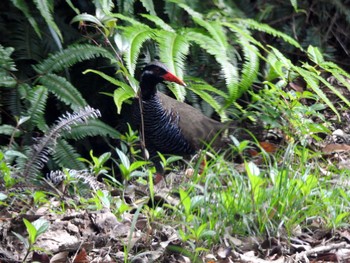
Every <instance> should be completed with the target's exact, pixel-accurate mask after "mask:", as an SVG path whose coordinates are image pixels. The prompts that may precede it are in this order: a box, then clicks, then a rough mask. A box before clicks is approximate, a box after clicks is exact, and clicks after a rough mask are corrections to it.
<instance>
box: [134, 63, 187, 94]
mask: <svg viewBox="0 0 350 263" xmlns="http://www.w3.org/2000/svg"><path fill="white" fill-rule="evenodd" d="M163 81H169V82H175V83H177V84H179V85H181V86H186V84H185V82H183V81H182V80H181V79H180V78H178V77H176V76H175V75H174V74H172V73H170V72H169V70H168V69H167V67H166V66H165V65H163V64H162V63H160V62H158V61H155V62H151V63H149V64H148V65H147V66H145V67H144V69H143V71H142V75H141V86H143V85H146V87H147V86H148V87H152V86H155V85H157V84H158V83H161V82H163ZM141 88H142V87H141Z"/></svg>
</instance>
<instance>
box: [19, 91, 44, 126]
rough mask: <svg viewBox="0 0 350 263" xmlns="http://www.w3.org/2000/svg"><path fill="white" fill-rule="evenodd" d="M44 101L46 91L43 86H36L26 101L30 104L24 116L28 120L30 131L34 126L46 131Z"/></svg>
mask: <svg viewBox="0 0 350 263" xmlns="http://www.w3.org/2000/svg"><path fill="white" fill-rule="evenodd" d="M46 100H47V89H46V88H45V87H43V86H37V87H35V88H34V89H33V90H31V91H30V92H29V95H28V101H29V102H30V107H29V109H28V110H27V111H26V112H25V113H24V114H25V115H26V116H28V117H29V118H30V125H31V128H30V130H32V129H33V128H34V126H37V127H38V128H39V129H40V130H42V131H45V130H46V128H47V127H46V123H45V119H44V111H45V106H46Z"/></svg>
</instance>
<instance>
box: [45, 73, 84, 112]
mask: <svg viewBox="0 0 350 263" xmlns="http://www.w3.org/2000/svg"><path fill="white" fill-rule="evenodd" d="M38 81H39V82H40V83H41V84H42V85H44V86H45V87H46V88H47V89H48V90H49V91H51V92H52V93H53V94H54V95H55V96H57V98H58V99H60V100H61V101H63V102H65V103H66V104H67V105H69V106H71V108H72V109H73V110H77V109H78V108H81V107H84V106H86V105H87V103H86V101H85V100H84V98H83V97H82V95H81V94H80V92H79V91H78V90H77V89H76V88H75V87H74V86H73V85H72V84H71V83H70V82H69V81H68V80H67V79H65V78H63V77H61V76H58V75H56V74H46V75H43V76H40V77H39V79H38Z"/></svg>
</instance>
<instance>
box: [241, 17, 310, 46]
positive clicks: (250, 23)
mask: <svg viewBox="0 0 350 263" xmlns="http://www.w3.org/2000/svg"><path fill="white" fill-rule="evenodd" d="M235 21H237V22H239V23H241V24H242V25H245V26H247V27H248V28H250V29H254V30H258V31H260V32H264V33H266V34H269V35H272V36H274V37H278V38H281V39H283V40H284V41H285V42H287V43H288V44H290V45H292V46H294V47H296V48H298V49H300V50H303V48H302V47H301V46H300V44H299V43H298V42H297V41H296V40H295V39H293V38H291V37H290V36H288V35H287V34H284V33H282V32H281V31H278V30H276V29H274V28H272V27H270V26H269V25H267V24H262V23H259V22H257V21H255V20H253V19H240V18H236V19H235Z"/></svg>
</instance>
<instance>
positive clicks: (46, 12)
mask: <svg viewBox="0 0 350 263" xmlns="http://www.w3.org/2000/svg"><path fill="white" fill-rule="evenodd" d="M33 2H34V4H35V5H36V7H37V8H38V10H39V12H40V14H41V15H42V17H43V18H44V20H45V22H46V23H47V25H48V26H49V27H51V28H52V29H53V31H54V32H55V33H56V34H57V35H58V36H59V38H60V39H61V42H63V36H62V34H61V31H60V29H59V28H58V26H57V25H56V23H55V21H54V20H53V17H52V13H53V2H51V1H47V0H33Z"/></svg>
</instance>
